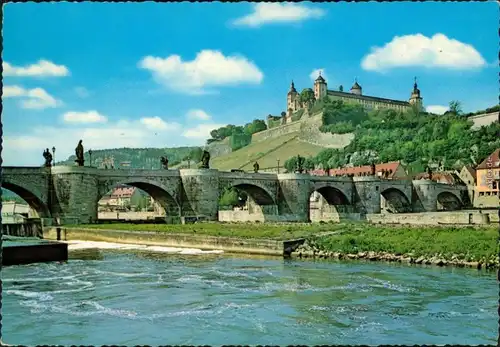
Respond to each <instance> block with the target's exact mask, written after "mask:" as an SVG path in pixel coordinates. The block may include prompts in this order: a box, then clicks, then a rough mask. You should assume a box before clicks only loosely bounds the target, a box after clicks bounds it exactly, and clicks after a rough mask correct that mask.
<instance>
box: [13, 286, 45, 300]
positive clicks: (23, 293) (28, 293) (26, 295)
mask: <svg viewBox="0 0 500 347" xmlns="http://www.w3.org/2000/svg"><path fill="white" fill-rule="evenodd" d="M5 293H6V294H8V295H17V296H22V297H23V298H28V299H36V300H39V301H50V300H53V299H54V298H53V297H52V295H50V294H47V293H40V292H31V291H28V290H16V289H11V290H7V291H6V292H5Z"/></svg>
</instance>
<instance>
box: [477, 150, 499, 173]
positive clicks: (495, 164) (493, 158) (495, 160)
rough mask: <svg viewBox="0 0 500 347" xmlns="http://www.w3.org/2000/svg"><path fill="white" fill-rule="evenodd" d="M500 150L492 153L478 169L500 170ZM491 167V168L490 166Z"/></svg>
mask: <svg viewBox="0 0 500 347" xmlns="http://www.w3.org/2000/svg"><path fill="white" fill-rule="evenodd" d="M499 154H500V148H497V149H496V150H495V151H494V152H493V153H491V154H490V155H489V156H488V157H487V158H486V159H484V160H483V162H482V163H481V164H479V165H478V166H477V168H476V170H477V169H497V168H500V158H499ZM489 165H491V166H489Z"/></svg>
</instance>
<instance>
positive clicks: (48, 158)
mask: <svg viewBox="0 0 500 347" xmlns="http://www.w3.org/2000/svg"><path fill="white" fill-rule="evenodd" d="M43 157H44V159H45V164H44V166H45V167H51V166H52V154H51V153H50V151H49V149H48V148H47V149H45V151H43Z"/></svg>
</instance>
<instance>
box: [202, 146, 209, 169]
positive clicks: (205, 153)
mask: <svg viewBox="0 0 500 347" xmlns="http://www.w3.org/2000/svg"><path fill="white" fill-rule="evenodd" d="M200 168H201V169H209V168H210V153H209V152H208V151H207V150H205V151H203V155H202V156H201V166H200Z"/></svg>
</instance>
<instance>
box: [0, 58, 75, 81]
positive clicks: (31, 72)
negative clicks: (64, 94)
mask: <svg viewBox="0 0 500 347" xmlns="http://www.w3.org/2000/svg"><path fill="white" fill-rule="evenodd" d="M2 66H3V75H4V76H17V77H62V76H68V75H69V70H68V68H67V67H66V66H64V65H57V64H54V63H52V62H50V61H48V60H44V59H41V60H39V61H38V63H36V64H31V65H27V66H19V67H18V66H13V65H10V64H9V63H7V62H3V64H2Z"/></svg>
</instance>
